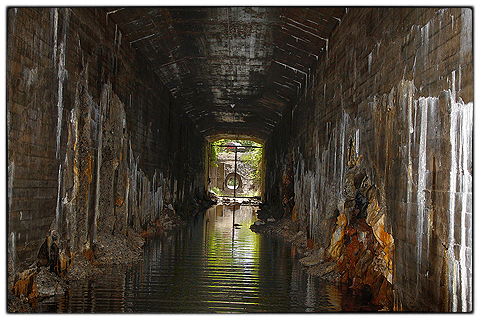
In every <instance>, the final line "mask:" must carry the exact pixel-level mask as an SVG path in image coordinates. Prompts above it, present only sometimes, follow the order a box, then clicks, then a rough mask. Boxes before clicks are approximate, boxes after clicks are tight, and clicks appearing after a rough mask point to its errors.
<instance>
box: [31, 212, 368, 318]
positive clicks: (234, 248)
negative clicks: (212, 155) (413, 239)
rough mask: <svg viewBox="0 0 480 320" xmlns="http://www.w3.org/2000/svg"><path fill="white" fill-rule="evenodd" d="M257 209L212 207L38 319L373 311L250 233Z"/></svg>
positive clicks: (283, 247)
mask: <svg viewBox="0 0 480 320" xmlns="http://www.w3.org/2000/svg"><path fill="white" fill-rule="evenodd" d="M256 210H257V207H256V206H252V205H243V204H242V205H239V204H237V205H236V206H227V205H216V206H214V207H211V208H210V209H208V210H207V211H206V212H204V213H203V214H198V215H197V216H196V217H195V218H194V219H192V221H191V222H190V224H189V225H188V226H187V227H186V228H183V229H180V230H175V231H171V232H168V233H164V234H161V235H158V236H156V237H153V238H149V239H148V240H147V242H146V243H145V246H144V259H143V261H141V262H139V263H137V264H135V265H133V266H129V267H123V268H121V267H115V268H111V269H108V270H107V271H106V272H104V273H102V274H101V275H97V276H95V277H94V278H90V279H86V280H81V281H76V282H73V283H70V286H69V290H68V292H67V293H66V294H65V295H64V296H61V297H56V298H51V299H49V300H44V301H42V302H40V303H39V304H38V305H37V306H36V310H37V312H67V313H68V312H73V313H77V312H82V313H84V312H95V313H102V312H106V313H116V312H121V313H124V312H125V313H128V312H136V313H182V312H184V313H200V312H226V313H231V312H233V313H235V312H240V313H243V312H335V311H373V310H376V307H375V306H373V305H370V304H369V302H367V299H365V298H364V297H363V298H362V297H359V296H354V295H352V294H351V293H350V292H348V291H345V290H342V289H340V288H339V287H338V286H336V285H330V284H326V283H322V282H321V281H320V280H318V279H317V278H315V277H312V276H309V275H307V273H306V272H305V270H304V268H303V267H302V266H301V265H300V263H299V262H298V261H297V260H296V259H295V254H296V253H295V247H293V246H292V245H290V244H288V243H286V242H284V241H281V240H279V239H276V238H273V237H272V236H268V235H263V234H256V233H254V232H252V231H251V230H250V225H251V224H252V223H253V222H254V221H255V220H256V214H255V213H256Z"/></svg>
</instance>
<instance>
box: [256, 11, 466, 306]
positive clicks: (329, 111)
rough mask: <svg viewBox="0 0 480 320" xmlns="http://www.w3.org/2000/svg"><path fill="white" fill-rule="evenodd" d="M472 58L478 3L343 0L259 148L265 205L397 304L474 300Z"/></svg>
mask: <svg viewBox="0 0 480 320" xmlns="http://www.w3.org/2000/svg"><path fill="white" fill-rule="evenodd" d="M472 62H473V59H472V9H469V8H467V9H462V8H452V9H437V8H413V9H412V8H351V9H348V11H347V13H346V14H345V15H344V17H343V19H342V21H341V23H340V26H339V27H338V28H337V29H336V30H335V31H334V33H333V34H332V36H331V38H330V41H329V43H328V50H327V52H326V53H325V54H324V55H323V57H321V59H319V61H318V63H317V65H316V66H315V69H314V71H312V73H311V74H310V75H309V77H310V79H311V80H310V81H309V83H310V85H309V87H308V90H307V91H306V92H305V95H304V97H303V99H302V100H301V101H300V102H299V103H298V104H297V105H296V106H294V107H293V108H292V109H291V112H290V114H284V117H283V123H282V124H280V125H278V126H277V128H276V130H275V132H274V133H273V134H272V135H271V136H270V138H269V139H268V140H267V142H266V145H265V150H266V155H265V157H266V158H265V163H266V180H265V186H266V190H265V196H264V197H265V200H266V202H267V203H270V204H272V205H276V206H277V208H279V210H281V212H282V213H283V214H284V215H285V216H292V218H293V219H294V220H298V221H299V223H300V227H301V230H303V231H304V232H305V233H306V234H307V236H308V237H309V238H310V241H312V243H314V246H315V247H317V248H323V249H324V250H325V257H326V258H327V259H330V260H333V261H337V269H338V270H339V271H340V272H341V273H342V274H343V276H342V280H343V281H345V282H347V283H349V284H350V285H351V286H352V287H356V288H362V287H364V286H369V287H370V288H373V291H375V290H376V292H380V291H381V288H377V287H376V285H377V284H375V283H373V282H376V283H382V281H383V284H382V286H383V285H385V286H393V298H391V299H393V300H394V301H393V304H394V308H395V310H405V311H409V310H410V311H415V310H431V311H469V310H472V283H471V276H472V271H471V267H472V259H471V257H472V121H473V119H472V114H473V63H472ZM362 201H363V202H364V203H366V206H363V207H362V206H359V203H362ZM357 210H358V211H357ZM360 215H363V216H362V217H360ZM360 221H364V222H365V223H366V225H368V226H365V224H364V225H363V229H361V228H360V227H359V226H360ZM354 226H355V228H356V230H357V231H352V230H354V229H355V228H354ZM359 230H372V232H373V234H374V236H375V241H374V247H375V248H376V249H375V250H376V251H375V252H376V255H375V256H374V257H373V256H372V255H371V251H370V252H369V250H365V251H362V249H361V248H362V245H363V244H362V236H364V234H366V233H365V232H363V231H359ZM348 232H351V233H348ZM352 234H354V235H352ZM347 240H348V241H347ZM355 243H356V244H357V247H355V246H354V244H355ZM359 250H360V251H359ZM352 252H355V254H354V255H353V254H352ZM363 254H364V255H363ZM369 255H370V256H369ZM355 259H358V260H355ZM357 261H358V263H357V264H355V263H356V262H357ZM360 262H361V263H360ZM359 263H360V264H359ZM369 264H370V265H372V269H371V274H369V273H368V272H369V271H368V270H369V268H368V265H369ZM365 270H367V271H365ZM375 274H376V275H375ZM369 279H370V280H369ZM371 279H375V281H373V282H372V281H371ZM382 279H383V280H382ZM369 281H370V282H369ZM383 298H384V299H387V300H388V299H389V298H388V297H383Z"/></svg>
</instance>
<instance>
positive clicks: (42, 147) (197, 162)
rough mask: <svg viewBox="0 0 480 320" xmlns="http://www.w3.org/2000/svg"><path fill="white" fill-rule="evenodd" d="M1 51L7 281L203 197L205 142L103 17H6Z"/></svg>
mask: <svg viewBox="0 0 480 320" xmlns="http://www.w3.org/2000/svg"><path fill="white" fill-rule="evenodd" d="M7 50H8V53H7V125H8V199H9V201H8V214H9V216H8V246H9V258H10V259H11V261H10V262H11V263H12V266H13V268H14V271H19V270H22V269H24V268H26V267H27V266H29V265H30V264H31V263H32V262H33V261H34V259H35V257H36V254H37V252H38V249H39V247H40V245H41V244H42V242H43V241H44V239H45V237H46V235H47V234H49V233H50V234H53V233H55V234H56V236H58V237H59V242H60V243H61V250H62V253H63V254H65V252H66V251H71V252H72V253H74V252H80V251H82V250H84V249H86V248H89V247H90V246H91V245H92V244H94V243H95V239H96V235H97V233H98V232H109V233H113V234H115V233H119V232H122V233H125V232H127V229H128V228H133V229H135V230H137V231H139V230H141V229H142V228H143V227H144V226H145V225H146V224H147V223H148V222H149V221H151V220H153V219H155V218H156V217H158V215H159V213H160V211H161V210H162V208H163V206H164V205H166V204H167V203H172V204H174V205H175V207H177V208H185V206H186V204H188V203H192V202H193V201H194V199H195V198H200V197H203V196H205V193H206V176H205V172H206V170H205V165H206V145H207V142H206V141H205V139H204V138H203V136H202V135H201V134H200V133H199V131H198V130H197V129H196V127H195V126H194V125H193V123H192V122H191V121H190V120H189V118H188V117H187V116H186V114H184V113H183V112H182V111H181V110H180V108H179V107H180V106H177V105H175V102H174V100H173V98H172V97H171V96H170V94H169V92H168V91H167V90H166V89H165V88H164V87H163V86H162V85H161V82H160V80H159V79H158V77H157V76H156V75H155V74H154V73H153V72H152V71H151V70H149V69H148V68H147V67H146V66H145V64H144V62H143V58H142V57H140V56H138V55H136V54H135V51H134V50H133V49H132V48H131V45H130V43H129V42H128V41H127V40H126V39H125V38H124V37H122V34H121V32H120V31H119V30H118V29H117V28H116V25H115V24H114V23H112V22H111V20H109V17H108V16H107V15H106V14H105V12H104V11H103V10H101V9H94V8H91V9H84V8H74V9H65V8H62V9H55V8H49V9H43V8H17V9H16V8H11V9H9V10H8V47H7Z"/></svg>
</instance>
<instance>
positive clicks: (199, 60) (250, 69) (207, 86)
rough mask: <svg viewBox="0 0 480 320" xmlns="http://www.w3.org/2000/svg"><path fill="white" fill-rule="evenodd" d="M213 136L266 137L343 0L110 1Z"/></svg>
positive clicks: (129, 36)
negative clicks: (325, 2)
mask: <svg viewBox="0 0 480 320" xmlns="http://www.w3.org/2000/svg"><path fill="white" fill-rule="evenodd" d="M104 10H105V12H106V14H107V16H108V17H109V18H111V19H112V21H113V22H115V24H116V25H117V28H118V29H119V30H120V31H121V33H122V42H124V41H128V42H129V43H130V45H131V47H132V48H133V49H135V50H136V51H137V52H139V53H140V54H141V56H143V58H144V59H146V60H147V63H148V64H149V65H150V67H151V68H152V70H154V71H155V72H156V73H157V74H158V76H159V78H160V79H161V81H162V82H163V83H164V85H165V86H166V87H167V88H168V90H170V92H171V94H172V95H173V96H174V97H175V99H176V100H177V102H178V104H179V105H180V106H181V107H182V108H183V109H184V111H185V112H186V113H187V114H188V115H189V116H190V117H191V119H192V120H193V122H194V123H195V124H196V126H197V127H198V129H199V130H200V131H201V132H202V133H203V134H204V135H205V137H206V138H207V139H208V140H210V141H213V140H216V139H218V138H222V137H234V136H239V137H243V138H248V137H250V138H252V139H254V140H257V141H264V140H265V139H266V138H267V137H268V135H269V134H270V132H271V131H272V130H273V128H274V127H275V125H276V123H277V121H279V119H280V118H281V115H282V113H283V112H284V110H289V108H290V107H292V106H293V105H295V104H296V102H297V101H298V99H299V97H300V96H301V95H302V94H303V93H304V88H305V86H306V85H308V80H309V77H310V73H309V72H310V68H311V67H312V66H313V65H314V63H315V62H316V60H318V57H319V56H320V55H322V54H324V53H325V52H326V51H327V50H328V38H329V36H330V34H331V32H332V30H333V29H334V28H335V27H336V26H337V25H338V24H339V23H340V21H341V19H342V17H343V14H344V12H345V9H344V8H338V7H313V8H310V7H308V8H307V7H300V8H297V7H224V8H220V7H155V8H134V7H127V8H104Z"/></svg>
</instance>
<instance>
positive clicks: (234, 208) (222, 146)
mask: <svg viewBox="0 0 480 320" xmlns="http://www.w3.org/2000/svg"><path fill="white" fill-rule="evenodd" d="M214 146H215V147H217V148H227V147H228V148H235V162H234V178H235V180H236V181H238V180H237V179H238V173H237V161H238V157H237V154H238V148H252V149H263V147H257V146H235V145H233V146H232V145H214ZM237 188H238V187H237V184H236V183H235V184H234V188H233V199H234V200H233V201H234V205H233V210H232V211H233V214H232V215H233V219H232V246H233V240H234V235H235V210H236V203H235V199H236V198H237ZM220 197H222V198H223V197H228V196H220ZM238 198H253V196H240V197H238ZM240 205H241V204H240Z"/></svg>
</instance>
